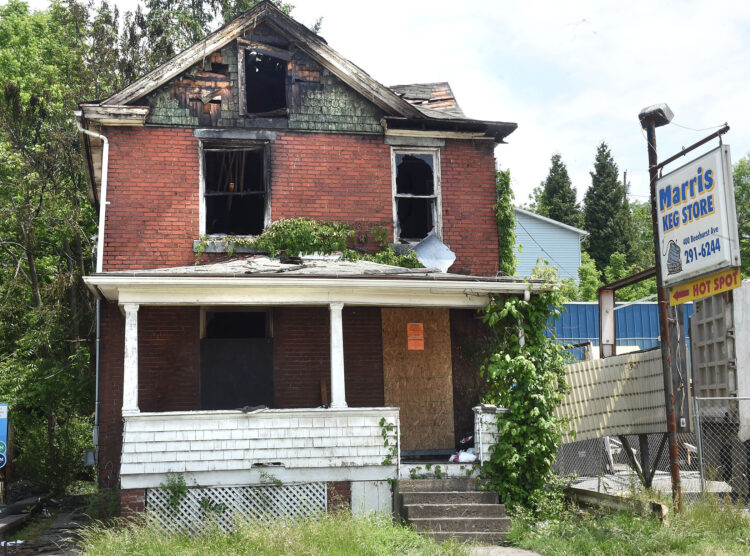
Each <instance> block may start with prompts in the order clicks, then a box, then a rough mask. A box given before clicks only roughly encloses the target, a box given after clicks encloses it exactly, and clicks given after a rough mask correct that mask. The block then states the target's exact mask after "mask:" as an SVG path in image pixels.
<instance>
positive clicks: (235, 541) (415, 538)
mask: <svg viewBox="0 0 750 556" xmlns="http://www.w3.org/2000/svg"><path fill="white" fill-rule="evenodd" d="M118 523H119V522H118ZM81 537H82V542H81V546H82V549H83V553H84V554H90V555H94V554H101V555H106V556H112V555H113V554H143V555H164V556H167V555H169V556H172V555H173V554H181V555H183V554H184V555H200V556H206V555H213V554H217V555H222V556H229V555H234V554H252V555H256V554H257V555H269V556H270V555H277V554H278V555H281V554H283V555H287V554H295V555H296V554H305V555H310V556H317V555H321V556H323V555H341V556H349V555H352V554H357V555H360V554H361V555H380V554H382V555H390V554H415V555H416V554H425V555H426V554H429V555H433V554H435V555H449V554H451V555H452V554H456V555H468V550H467V548H466V547H464V546H461V545H458V544H455V543H453V542H445V543H442V544H437V543H435V542H433V541H431V540H430V539H427V538H425V537H421V536H419V535H417V534H416V533H415V532H414V531H412V530H411V529H409V528H407V527H402V526H400V525H398V524H394V523H393V522H392V521H391V519H390V518H388V517H384V516H371V517H354V516H352V515H351V514H349V513H347V512H340V513H331V514H323V515H321V516H319V517H318V518H316V519H305V520H298V521H274V522H270V523H266V522H257V521H252V522H246V523H243V524H241V525H239V526H238V527H237V528H236V531H235V532H234V533H231V534H226V533H223V532H221V531H220V530H218V529H216V528H207V529H206V531H205V532H204V533H203V534H201V535H197V536H190V535H187V534H169V533H165V532H164V531H162V530H160V529H159V527H157V526H156V525H155V524H154V523H153V522H152V521H149V519H143V520H141V521H139V522H131V523H126V524H122V523H119V524H117V525H115V526H109V527H108V526H105V525H103V524H99V525H94V526H91V527H88V528H85V529H83V531H82V533H81Z"/></svg>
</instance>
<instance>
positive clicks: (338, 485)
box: [328, 481, 352, 511]
mask: <svg viewBox="0 0 750 556" xmlns="http://www.w3.org/2000/svg"><path fill="white" fill-rule="evenodd" d="M351 507H352V483H351V482H349V481H335V482H330V483H328V511H331V510H338V509H348V508H351Z"/></svg>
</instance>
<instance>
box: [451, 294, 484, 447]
mask: <svg viewBox="0 0 750 556" xmlns="http://www.w3.org/2000/svg"><path fill="white" fill-rule="evenodd" d="M450 319H451V359H452V362H453V422H454V430H455V433H456V441H458V439H459V438H461V437H462V436H463V435H464V434H465V433H467V432H471V431H473V430H474V412H473V411H472V407H474V406H475V405H477V404H478V403H479V402H480V400H481V396H482V393H483V392H484V388H485V384H484V381H483V380H482V378H481V376H480V372H479V369H480V368H481V366H482V363H484V361H485V359H486V358H487V356H488V355H489V353H490V349H489V348H490V339H489V338H490V336H489V334H490V330H489V329H488V328H487V326H486V325H485V324H484V323H483V322H482V321H481V319H480V318H479V317H478V316H477V312H476V311H475V310H473V309H451V312H450Z"/></svg>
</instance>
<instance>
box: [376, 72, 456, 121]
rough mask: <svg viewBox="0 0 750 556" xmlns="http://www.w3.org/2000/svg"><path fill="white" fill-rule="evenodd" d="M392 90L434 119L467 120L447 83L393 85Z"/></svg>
mask: <svg viewBox="0 0 750 556" xmlns="http://www.w3.org/2000/svg"><path fill="white" fill-rule="evenodd" d="M390 89H391V90H392V91H393V92H395V93H396V94H397V95H398V96H400V97H401V98H403V99H404V100H406V101H407V102H409V103H410V104H413V105H414V106H416V107H417V108H418V109H419V111H420V112H422V113H423V114H425V115H426V116H430V117H432V118H446V115H447V117H451V116H452V117H456V118H462V119H463V118H466V115H465V114H464V111H463V110H462V109H461V107H460V106H459V105H458V102H457V101H456V97H455V95H454V94H453V90H451V86H450V84H448V82H446V81H441V82H439V83H413V84H410V85H391V86H390Z"/></svg>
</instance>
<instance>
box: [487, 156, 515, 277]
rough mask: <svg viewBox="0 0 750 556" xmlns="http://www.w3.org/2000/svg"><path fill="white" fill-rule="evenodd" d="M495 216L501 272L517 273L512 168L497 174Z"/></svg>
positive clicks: (512, 274) (507, 273) (506, 274)
mask: <svg viewBox="0 0 750 556" xmlns="http://www.w3.org/2000/svg"><path fill="white" fill-rule="evenodd" d="M495 189H496V191H497V201H496V202H495V206H494V207H493V208H494V209H495V216H496V217H497V242H498V254H499V256H500V272H502V273H503V274H504V275H505V276H514V275H515V274H516V264H517V263H518V259H517V258H516V214H515V211H514V209H513V190H512V189H511V187H510V170H499V171H498V172H496V174H495Z"/></svg>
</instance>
